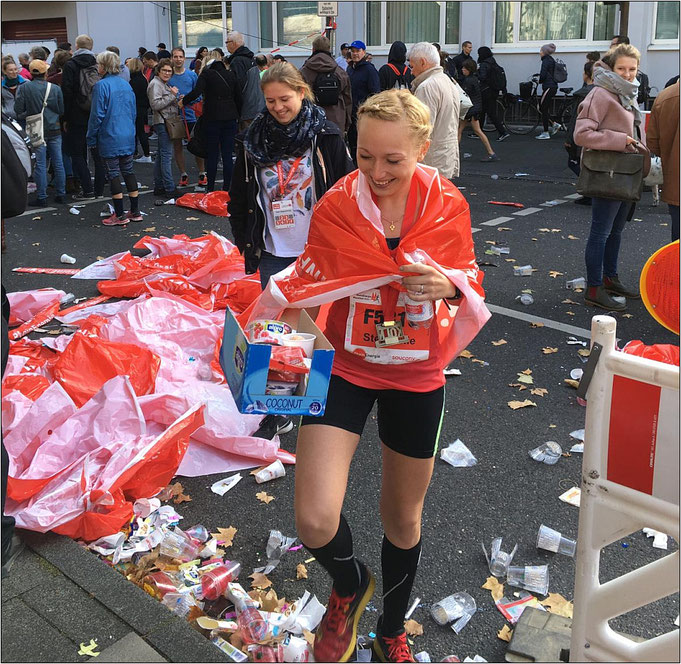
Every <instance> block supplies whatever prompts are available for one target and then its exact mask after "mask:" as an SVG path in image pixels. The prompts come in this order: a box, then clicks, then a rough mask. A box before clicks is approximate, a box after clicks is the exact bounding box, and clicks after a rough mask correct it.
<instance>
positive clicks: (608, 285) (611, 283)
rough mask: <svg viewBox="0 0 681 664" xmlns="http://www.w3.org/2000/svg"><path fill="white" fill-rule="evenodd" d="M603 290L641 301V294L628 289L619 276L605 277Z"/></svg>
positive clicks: (633, 289)
mask: <svg viewBox="0 0 681 664" xmlns="http://www.w3.org/2000/svg"><path fill="white" fill-rule="evenodd" d="M603 288H605V290H606V291H607V292H608V293H613V294H614V295H623V296H624V297H627V298H629V299H630V300H640V299H641V293H639V292H638V291H637V290H636V289H635V288H627V287H626V286H625V285H624V284H623V283H622V282H621V281H620V278H619V277H618V276H617V275H615V276H614V277H603Z"/></svg>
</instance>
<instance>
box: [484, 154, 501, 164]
mask: <svg viewBox="0 0 681 664" xmlns="http://www.w3.org/2000/svg"><path fill="white" fill-rule="evenodd" d="M480 161H483V162H485V161H499V157H497V155H496V152H492V154H488V155H487V156H486V157H484V158H483V159H481V160H480Z"/></svg>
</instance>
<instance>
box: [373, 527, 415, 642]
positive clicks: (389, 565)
mask: <svg viewBox="0 0 681 664" xmlns="http://www.w3.org/2000/svg"><path fill="white" fill-rule="evenodd" d="M420 558H421V540H419V542H418V544H417V545H416V546H413V547H412V548H411V549H400V548H398V547H396V546H395V545H394V544H393V543H392V542H391V541H390V540H389V539H388V538H387V537H386V536H385V535H384V536H383V546H382V548H381V566H382V567H383V633H384V634H385V635H386V636H393V635H395V634H398V633H399V632H401V631H402V629H404V614H405V613H406V612H407V608H408V604H409V595H410V594H411V589H412V587H413V585H414V579H415V578H416V570H417V568H418V565H419V559H420Z"/></svg>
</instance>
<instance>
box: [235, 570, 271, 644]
mask: <svg viewBox="0 0 681 664" xmlns="http://www.w3.org/2000/svg"><path fill="white" fill-rule="evenodd" d="M227 597H228V598H229V599H230V600H231V601H232V602H233V603H234V608H235V609H236V613H237V619H236V621H237V623H238V625H239V630H240V631H241V638H242V639H243V640H244V641H245V642H246V643H257V642H258V641H262V640H263V639H264V638H265V635H266V634H267V621H266V620H265V619H264V618H263V617H262V616H261V615H260V611H258V609H257V608H256V605H255V602H254V601H253V600H252V599H251V598H250V597H249V596H248V594H247V593H246V591H245V590H244V589H243V588H242V587H241V586H240V585H239V584H238V583H229V584H228V585H227Z"/></svg>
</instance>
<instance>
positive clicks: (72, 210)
mask: <svg viewBox="0 0 681 664" xmlns="http://www.w3.org/2000/svg"><path fill="white" fill-rule="evenodd" d="M69 212H70V213H71V214H80V210H79V209H78V208H76V207H70V208H69Z"/></svg>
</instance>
